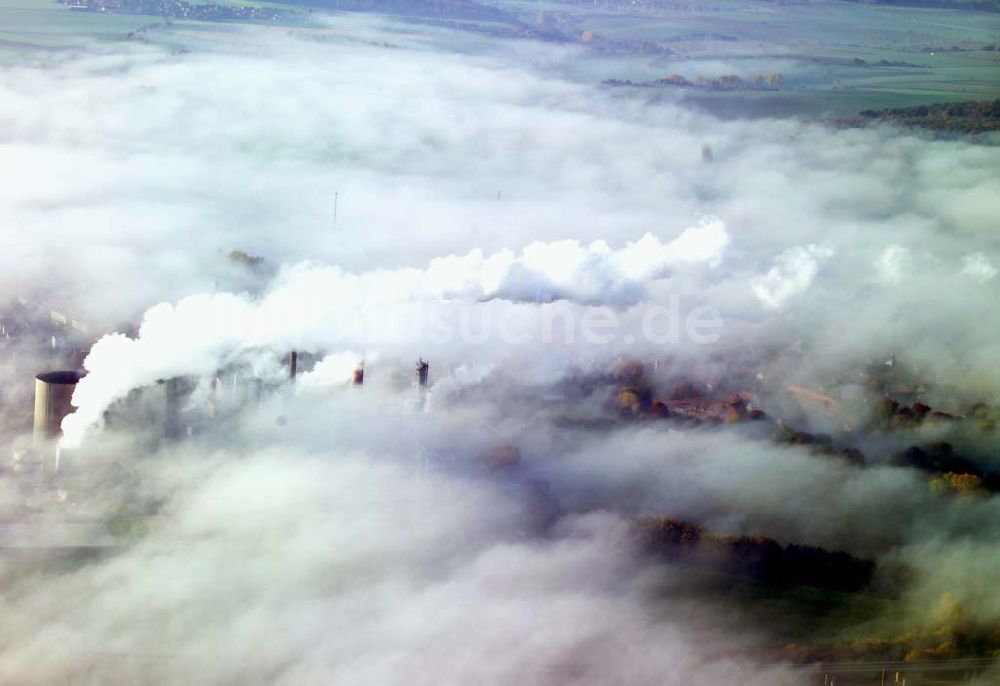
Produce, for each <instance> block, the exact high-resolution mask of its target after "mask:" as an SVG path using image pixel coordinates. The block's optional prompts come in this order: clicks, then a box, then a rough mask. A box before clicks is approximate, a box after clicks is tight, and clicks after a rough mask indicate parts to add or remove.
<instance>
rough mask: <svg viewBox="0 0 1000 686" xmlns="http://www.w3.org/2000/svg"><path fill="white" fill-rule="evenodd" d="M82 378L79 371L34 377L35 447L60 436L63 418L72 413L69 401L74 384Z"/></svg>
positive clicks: (43, 374) (44, 373) (51, 373)
mask: <svg viewBox="0 0 1000 686" xmlns="http://www.w3.org/2000/svg"><path fill="white" fill-rule="evenodd" d="M83 377H84V373H83V372H80V371H75V370H72V371H58V372H43V373H41V374H39V375H38V376H36V377H35V431H34V439H35V445H36V447H41V446H42V445H44V444H45V443H46V442H48V441H51V440H53V439H56V438H59V436H61V435H62V420H63V417H65V416H66V415H68V414H69V413H70V412H72V411H73V405H72V404H71V403H70V401H71V400H72V398H73V391H74V390H76V384H77V382H78V381H80V379H82V378H83Z"/></svg>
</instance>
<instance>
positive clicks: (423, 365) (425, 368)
mask: <svg viewBox="0 0 1000 686" xmlns="http://www.w3.org/2000/svg"><path fill="white" fill-rule="evenodd" d="M430 371H431V365H430V363H428V362H424V358H422V357H421V358H420V359H419V360H418V361H417V386H418V387H419V388H427V376H428V375H429V374H430Z"/></svg>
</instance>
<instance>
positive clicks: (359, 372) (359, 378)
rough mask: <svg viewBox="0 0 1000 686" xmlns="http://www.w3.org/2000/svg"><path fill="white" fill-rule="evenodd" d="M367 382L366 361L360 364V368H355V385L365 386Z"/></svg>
mask: <svg viewBox="0 0 1000 686" xmlns="http://www.w3.org/2000/svg"><path fill="white" fill-rule="evenodd" d="M364 383H365V363H364V362H362V363H361V364H359V365H358V368H357V369H355V370H354V385H355V386H363V385H364Z"/></svg>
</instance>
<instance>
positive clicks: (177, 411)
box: [157, 376, 186, 439]
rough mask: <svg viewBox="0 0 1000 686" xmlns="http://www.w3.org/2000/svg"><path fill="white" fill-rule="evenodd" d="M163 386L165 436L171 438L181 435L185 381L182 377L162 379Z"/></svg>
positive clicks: (159, 382) (160, 381)
mask: <svg viewBox="0 0 1000 686" xmlns="http://www.w3.org/2000/svg"><path fill="white" fill-rule="evenodd" d="M157 383H158V384H159V385H160V386H162V387H163V436H164V437H165V438H169V439H177V438H180V437H181V433H182V430H181V402H182V400H183V397H184V392H185V390H186V389H185V388H184V383H183V379H181V377H178V376H175V377H172V378H169V379H160V380H159V381H157Z"/></svg>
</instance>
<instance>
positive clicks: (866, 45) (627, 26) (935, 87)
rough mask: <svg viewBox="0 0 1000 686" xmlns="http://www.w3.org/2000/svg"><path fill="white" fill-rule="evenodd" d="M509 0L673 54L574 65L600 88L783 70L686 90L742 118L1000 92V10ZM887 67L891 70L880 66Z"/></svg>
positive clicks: (525, 9)
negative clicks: (730, 87)
mask: <svg viewBox="0 0 1000 686" xmlns="http://www.w3.org/2000/svg"><path fill="white" fill-rule="evenodd" d="M502 4H503V6H504V7H507V8H508V9H517V10H518V11H520V12H521V16H522V17H523V18H524V19H525V20H526V21H531V20H533V18H535V17H537V16H538V13H539V12H546V13H548V14H549V15H550V16H552V17H555V18H557V20H558V23H559V26H560V27H561V28H562V29H563V30H564V31H566V33H567V35H570V36H574V35H577V32H582V31H584V30H586V31H592V32H593V33H594V34H595V35H596V36H598V37H603V38H606V39H608V40H611V41H617V42H619V43H626V44H627V43H628V42H629V41H637V40H644V41H649V42H651V43H655V44H657V45H659V46H661V47H662V48H665V49H667V50H669V51H670V52H669V54H667V55H664V56H656V55H650V54H646V55H643V54H631V55H622V54H620V53H617V54H592V55H589V56H587V57H586V58H585V59H584V60H583V61H582V62H581V63H580V64H577V65H573V67H571V68H570V72H571V74H570V75H571V76H572V77H573V78H579V79H584V78H587V76H588V72H589V75H590V76H591V78H594V79H595V80H598V81H600V80H603V79H609V78H614V79H622V80H631V81H636V82H642V81H653V80H656V79H658V78H662V77H663V76H666V75H668V74H679V75H681V76H684V77H685V78H689V79H690V78H692V77H697V76H706V77H709V78H717V77H718V76H721V75H722V74H726V73H733V74H737V75H739V76H741V77H743V78H746V77H748V76H752V75H754V74H767V73H771V72H775V71H777V72H780V73H781V74H782V75H783V76H784V88H783V89H782V91H781V92H778V93H770V92H747V91H740V92H707V91H704V90H698V89H690V90H686V91H682V92H681V93H680V96H681V97H684V98H686V99H688V100H689V101H691V102H694V103H697V104H700V105H704V106H706V107H709V108H711V109H713V110H716V111H718V112H720V113H722V114H726V115H731V116H747V115H758V114H760V115H780V114H806V115H823V114H828V115H837V116H839V115H845V114H850V113H853V112H857V111H858V110H859V109H881V108H888V107H904V106H909V105H918V104H932V103H940V102H953V101H957V100H982V99H994V98H997V97H1000V52H997V51H987V50H983V48H984V47H986V46H991V45H996V44H997V43H998V42H1000V15H998V14H996V13H988V12H974V11H965V10H949V9H916V8H908V7H889V6H884V5H880V6H872V5H861V4H857V3H851V2H841V1H838V0H819V1H814V2H810V3H809V4H803V5H784V6H779V5H775V4H773V3H765V2H756V3H755V2H740V3H726V2H723V1H722V0H718V1H717V2H716V3H714V4H713V5H708V6H706V8H704V9H698V8H694V9H690V11H687V10H685V11H678V10H658V11H655V12H646V13H638V12H637V13H635V14H631V13H628V12H622V11H616V12H612V11H609V10H595V9H593V8H590V7H586V6H580V5H571V4H562V3H558V2H548V3H544V4H536V3H526V2H506V3H502ZM719 8H722V9H719ZM713 10H717V11H713ZM595 52H596V51H595ZM883 60H884V61H885V62H888V63H890V64H880V63H881V62H882V61H883ZM678 90H679V89H668V90H667V91H665V92H664V93H663V94H662V97H664V98H675V97H677V96H678ZM647 92H648V91H647ZM654 97H657V96H656V95H654Z"/></svg>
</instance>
